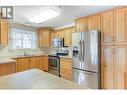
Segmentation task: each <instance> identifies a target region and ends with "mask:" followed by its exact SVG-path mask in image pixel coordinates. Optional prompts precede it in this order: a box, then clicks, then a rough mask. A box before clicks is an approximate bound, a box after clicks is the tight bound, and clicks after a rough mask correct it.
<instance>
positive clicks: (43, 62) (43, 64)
mask: <svg viewBox="0 0 127 95" xmlns="http://www.w3.org/2000/svg"><path fill="white" fill-rule="evenodd" d="M36 67H37V68H38V69H40V70H43V71H48V69H49V63H48V57H47V56H40V57H36Z"/></svg>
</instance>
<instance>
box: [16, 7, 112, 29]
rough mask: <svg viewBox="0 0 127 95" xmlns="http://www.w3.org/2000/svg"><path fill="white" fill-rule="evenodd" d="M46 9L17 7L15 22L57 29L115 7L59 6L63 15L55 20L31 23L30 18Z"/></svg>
mask: <svg viewBox="0 0 127 95" xmlns="http://www.w3.org/2000/svg"><path fill="white" fill-rule="evenodd" d="M45 7H46V6H16V7H15V10H14V13H15V18H14V22H17V23H21V24H28V25H30V26H33V27H54V28H57V27H61V26H64V25H68V24H72V23H74V19H75V18H78V17H82V16H86V15H89V14H93V13H96V12H99V11H103V10H106V9H109V8H112V7H113V6H59V9H60V11H61V15H59V16H57V17H55V18H53V19H50V20H47V21H45V22H42V23H40V24H35V23H31V22H29V20H28V18H30V17H32V16H34V15H36V14H37V13H38V12H40V11H42V10H44V9H45ZM55 7H58V6H55Z"/></svg>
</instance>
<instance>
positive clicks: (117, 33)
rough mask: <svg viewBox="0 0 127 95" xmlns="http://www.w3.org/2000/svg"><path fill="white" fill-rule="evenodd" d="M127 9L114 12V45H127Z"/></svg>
mask: <svg viewBox="0 0 127 95" xmlns="http://www.w3.org/2000/svg"><path fill="white" fill-rule="evenodd" d="M126 22H127V8H120V9H116V10H115V11H114V45H127V28H126V27H127V23H126Z"/></svg>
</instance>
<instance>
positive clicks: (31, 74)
mask: <svg viewBox="0 0 127 95" xmlns="http://www.w3.org/2000/svg"><path fill="white" fill-rule="evenodd" d="M83 88H87V87H81V86H79V85H78V84H76V83H74V82H72V81H68V80H65V79H63V78H60V77H58V76H55V75H52V74H49V73H47V72H44V71H41V70H38V69H31V70H27V71H24V72H19V73H15V74H11V75H7V76H3V77H0V89H83Z"/></svg>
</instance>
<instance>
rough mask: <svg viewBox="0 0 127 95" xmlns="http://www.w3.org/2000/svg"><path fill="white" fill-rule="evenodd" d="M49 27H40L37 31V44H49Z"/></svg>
mask: <svg viewBox="0 0 127 95" xmlns="http://www.w3.org/2000/svg"><path fill="white" fill-rule="evenodd" d="M49 32H50V29H40V30H39V31H38V34H39V45H40V46H46V47H48V46H49V45H50V44H49V43H50V41H49V40H50V36H49Z"/></svg>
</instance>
